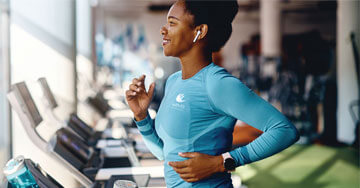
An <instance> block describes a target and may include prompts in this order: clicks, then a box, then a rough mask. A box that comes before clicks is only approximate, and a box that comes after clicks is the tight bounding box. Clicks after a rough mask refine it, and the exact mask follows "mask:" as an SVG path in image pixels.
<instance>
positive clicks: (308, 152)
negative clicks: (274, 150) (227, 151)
mask: <svg viewBox="0 0 360 188" xmlns="http://www.w3.org/2000/svg"><path fill="white" fill-rule="evenodd" d="M234 173H235V174H237V175H239V176H240V177H241V181H242V184H243V185H245V186H247V187H248V188H259V187H266V188H304V187H306V188H359V187H360V168H359V150H358V149H354V148H352V147H328V146H323V145H299V144H295V145H293V146H291V147H290V148H288V149H286V150H284V151H282V152H281V153H278V154H277V155H274V156H272V157H269V158H267V159H264V160H262V161H258V162H255V163H252V164H249V165H245V166H242V167H239V168H237V169H236V172H234Z"/></svg>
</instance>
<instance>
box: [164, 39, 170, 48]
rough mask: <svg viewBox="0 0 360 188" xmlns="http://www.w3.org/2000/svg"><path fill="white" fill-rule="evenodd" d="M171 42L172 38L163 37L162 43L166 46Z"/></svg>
mask: <svg viewBox="0 0 360 188" xmlns="http://www.w3.org/2000/svg"><path fill="white" fill-rule="evenodd" d="M169 43H170V40H168V39H163V42H162V45H163V46H165V45H167V44H169Z"/></svg>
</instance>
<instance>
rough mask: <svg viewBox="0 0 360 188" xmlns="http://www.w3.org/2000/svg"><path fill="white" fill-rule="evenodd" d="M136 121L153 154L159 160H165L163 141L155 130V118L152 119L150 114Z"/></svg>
mask: <svg viewBox="0 0 360 188" xmlns="http://www.w3.org/2000/svg"><path fill="white" fill-rule="evenodd" d="M135 123H136V125H137V127H138V129H139V131H140V133H141V135H142V137H143V139H144V142H145V144H146V146H147V147H148V148H149V150H150V151H151V153H152V154H154V155H155V157H156V158H158V159H159V160H164V154H163V146H164V143H163V141H162V140H161V139H160V138H159V136H158V135H157V133H156V131H155V126H154V120H153V119H151V117H150V116H149V114H148V115H147V116H146V118H145V119H143V120H141V121H136V120H135Z"/></svg>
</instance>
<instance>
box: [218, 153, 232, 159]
mask: <svg viewBox="0 0 360 188" xmlns="http://www.w3.org/2000/svg"><path fill="white" fill-rule="evenodd" d="M221 155H222V158H223V161H225V159H227V158H232V157H231V155H230V153H229V152H226V153H223V154H221Z"/></svg>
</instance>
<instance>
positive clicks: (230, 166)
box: [224, 158, 236, 171]
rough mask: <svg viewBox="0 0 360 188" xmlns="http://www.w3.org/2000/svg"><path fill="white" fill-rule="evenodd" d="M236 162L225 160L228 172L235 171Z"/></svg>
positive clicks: (230, 159) (229, 159)
mask: <svg viewBox="0 0 360 188" xmlns="http://www.w3.org/2000/svg"><path fill="white" fill-rule="evenodd" d="M235 167H236V166H235V161H234V159H232V158H227V159H225V162H224V168H225V169H226V170H228V171H233V170H235Z"/></svg>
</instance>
